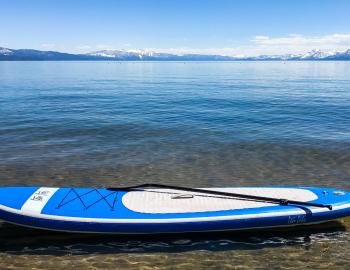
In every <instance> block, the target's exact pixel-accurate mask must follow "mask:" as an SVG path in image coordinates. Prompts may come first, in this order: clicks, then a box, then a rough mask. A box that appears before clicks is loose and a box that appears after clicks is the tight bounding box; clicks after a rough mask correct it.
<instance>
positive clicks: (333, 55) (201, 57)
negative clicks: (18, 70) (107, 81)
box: [0, 47, 350, 61]
mask: <svg viewBox="0 0 350 270" xmlns="http://www.w3.org/2000/svg"><path fill="white" fill-rule="evenodd" d="M105 60H109V61H320V60H322V61H331V60H334V61H335V60H346V61H349V60H350V49H348V50H345V51H321V50H312V51H310V52H308V53H305V54H285V55H259V56H225V55H213V54H174V53H158V52H154V51H148V50H101V51H95V52H90V53H85V54H72V53H62V52H56V51H39V50H32V49H16V50H15V49H8V48H3V47H0V61H105Z"/></svg>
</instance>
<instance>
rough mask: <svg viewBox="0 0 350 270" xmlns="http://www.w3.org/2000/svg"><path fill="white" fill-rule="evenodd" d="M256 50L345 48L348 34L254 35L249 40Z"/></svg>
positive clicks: (349, 43)
mask: <svg viewBox="0 0 350 270" xmlns="http://www.w3.org/2000/svg"><path fill="white" fill-rule="evenodd" d="M251 42H252V44H253V45H255V46H253V47H255V49H256V50H257V51H266V52H267V53H270V52H272V51H277V52H279V53H304V52H306V51H310V50H314V49H321V50H346V49H349V48H350V34H332V35H324V36H303V35H298V34H290V35H287V36H282V37H269V36H255V37H254V38H252V40H251Z"/></svg>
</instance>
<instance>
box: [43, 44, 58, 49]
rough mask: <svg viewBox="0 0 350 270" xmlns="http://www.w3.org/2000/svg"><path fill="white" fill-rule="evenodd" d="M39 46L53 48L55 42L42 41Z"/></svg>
mask: <svg viewBox="0 0 350 270" xmlns="http://www.w3.org/2000/svg"><path fill="white" fill-rule="evenodd" d="M40 47H42V48H44V49H53V48H55V47H56V44H54V43H43V44H41V45H40Z"/></svg>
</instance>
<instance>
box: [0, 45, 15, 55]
mask: <svg viewBox="0 0 350 270" xmlns="http://www.w3.org/2000/svg"><path fill="white" fill-rule="evenodd" d="M0 54H2V55H11V54H13V51H11V50H10V49H7V48H3V47H0Z"/></svg>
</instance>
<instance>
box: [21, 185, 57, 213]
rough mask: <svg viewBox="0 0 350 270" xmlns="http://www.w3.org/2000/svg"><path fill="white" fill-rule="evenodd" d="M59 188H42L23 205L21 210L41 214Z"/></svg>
mask: <svg viewBox="0 0 350 270" xmlns="http://www.w3.org/2000/svg"><path fill="white" fill-rule="evenodd" d="M58 189H59V188H49V187H41V188H39V189H38V190H37V191H35V192H34V193H33V194H32V195H31V196H30V197H29V199H28V200H27V201H26V202H25V203H24V204H23V206H22V208H21V210H23V211H30V212H35V213H40V212H41V210H43V208H44V207H45V205H46V203H47V202H48V201H49V200H50V198H51V197H52V196H53V194H55V192H56V191H57V190H58Z"/></svg>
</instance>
